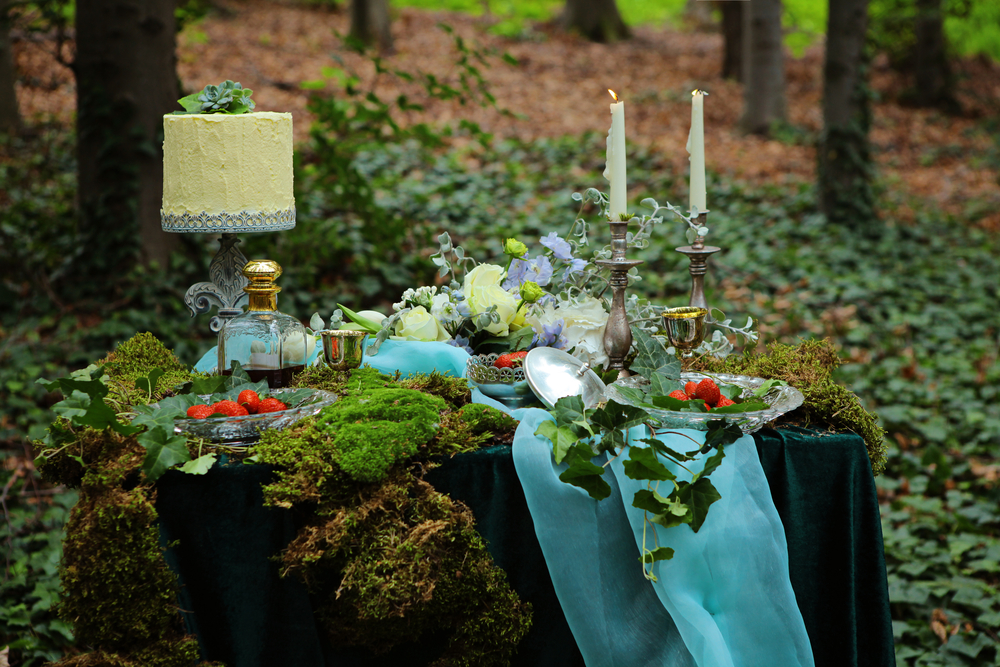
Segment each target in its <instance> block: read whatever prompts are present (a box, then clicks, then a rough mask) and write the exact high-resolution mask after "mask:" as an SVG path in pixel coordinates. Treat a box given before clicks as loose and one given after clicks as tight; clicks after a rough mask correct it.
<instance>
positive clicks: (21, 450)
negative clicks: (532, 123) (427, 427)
mask: <svg viewBox="0 0 1000 667" xmlns="http://www.w3.org/2000/svg"><path fill="white" fill-rule="evenodd" d="M317 1H318V0H317ZM406 4H412V5H419V4H420V2H418V0H409V2H407V3H406ZM424 4H425V5H426V4H430V3H424ZM433 4H434V8H435V9H438V8H441V6H442V3H433ZM452 4H453V5H454V7H451V8H454V9H462V10H470V11H480V10H481V9H482V7H483V4H482V3H481V2H480V1H479V0H454V2H453V3H452ZM557 4H558V3H554V2H549V3H546V2H533V3H513V2H510V3H504V2H499V1H497V0H494V1H492V2H491V3H490V8H491V11H493V12H494V13H496V14H498V15H502V16H505V17H506V19H505V20H507V21H509V22H508V23H507V24H506V27H502V26H504V25H505V24H503V23H500V24H497V25H499V26H501V28H500V29H502V30H510V31H511V34H515V33H517V34H521V33H522V32H523V30H524V29H525V27H526V26H530V21H531V20H535V19H536V18H544V13H545V12H547V11H550V9H551V8H553V7H555V6H556V5H557ZM681 4H682V3H680V2H679V1H677V2H670V3H659V2H652V0H647V1H646V2H645V3H643V2H640V1H639V0H634V1H633V2H626V1H625V0H621V1H620V6H621V9H622V12H623V14H624V15H625V17H626V20H628V21H653V22H659V21H663V20H666V19H669V18H671V17H673V16H676V15H677V14H678V13H679V11H680V5H681ZM905 4H906V3H903V2H901V0H878V2H875V3H873V7H872V16H873V32H872V34H873V39H876V41H878V43H879V45H880V47H881V48H883V49H884V50H885V52H891V51H892V49H893V48H895V47H896V46H898V45H899V44H902V42H901V41H900V40H905V39H907V37H906V35H905V30H899V29H896V28H893V27H892V26H891V25H889V24H890V23H891V21H890V20H889V17H891V16H892V12H891V11H890V10H891V9H892V8H893V7H895V6H897V5H899V6H903V5H905ZM947 6H948V11H949V17H950V18H949V22H950V23H949V24H948V25H949V27H948V30H949V35H955V36H960V35H966V37H965V38H963V39H953V41H952V43H953V44H955V45H956V52H957V53H966V52H973V53H982V54H992V55H993V56H994V57H996V56H1000V36H998V35H997V34H995V33H994V30H997V25H1000V22H998V21H996V20H994V21H992V22H990V21H988V20H985V19H988V18H989V17H990V16H993V15H992V14H989V12H990V11H993V9H991V7H993V5H991V4H990V3H987V2H964V3H962V2H949V3H948V5H947ZM883 9H884V12H883V13H882V14H880V13H879V12H880V11H882V10H883ZM997 11H1000V10H997ZM786 14H787V15H788V17H789V18H788V21H790V22H791V23H790V25H791V26H792V27H793V28H795V30H792V31H790V33H789V35H790V37H789V42H790V43H791V44H790V45H791V46H793V47H794V46H796V40H801V39H803V38H807V41H808V40H811V39H814V38H815V34H817V33H820V32H822V27H821V26H822V22H823V16H822V14H821V13H819V12H818V11H817V10H815V3H807V2H804V1H802V0H798V1H796V2H788V3H786ZM984 17H985V19H984ZM994 18H995V17H994ZM897 28H898V26H897ZM968 35H971V36H968ZM804 43H807V42H803V44H804ZM465 48H468V47H465ZM457 53H461V48H459V51H458V52H457ZM410 74H411V75H416V74H418V73H417V72H411V73H410ZM331 77H334V78H336V73H335V72H331ZM337 82H338V88H337V90H338V91H339V92H338V93H337V94H329V92H328V91H329V88H323V87H317V92H316V93H315V95H314V96H313V98H312V101H311V103H310V105H311V106H310V110H311V111H312V113H313V114H314V115H315V118H316V120H317V122H316V124H315V126H314V127H313V129H312V131H311V134H310V138H309V140H308V141H307V142H305V143H303V144H302V145H300V146H299V147H298V150H297V155H296V176H295V178H296V188H297V193H296V199H297V204H298V214H299V219H300V220H308V221H310V224H308V225H299V226H298V227H297V228H296V229H295V230H293V231H290V232H287V233H283V234H278V235H275V234H260V235H252V236H250V237H248V238H247V239H246V240H245V242H244V243H245V245H244V249H245V253H246V254H247V255H248V256H252V255H253V256H265V255H266V256H271V257H275V258H277V259H279V261H280V262H281V263H282V264H283V266H284V267H285V268H286V273H285V275H284V276H283V277H282V280H281V284H282V287H283V292H282V295H281V303H280V307H281V308H282V310H284V311H286V312H290V313H294V314H296V315H297V316H299V317H301V318H302V319H304V320H305V319H308V316H309V314H310V313H312V312H313V311H314V310H319V311H320V312H321V313H322V314H324V315H326V314H328V313H329V312H330V310H331V309H332V307H333V305H334V304H335V303H336V302H338V301H340V302H343V303H345V304H348V305H351V306H355V307H365V306H367V307H372V306H385V305H386V304H388V303H391V302H392V301H393V300H395V299H397V298H398V295H399V293H400V292H401V290H402V289H403V288H404V287H406V286H412V285H417V284H425V283H429V282H431V281H432V280H433V274H434V270H433V266H432V265H430V263H429V261H428V259H427V257H428V256H429V254H430V253H431V252H433V250H432V239H433V237H434V236H436V234H438V233H439V232H440V231H441V230H442V229H447V230H448V231H449V232H450V233H451V234H452V236H453V237H455V238H456V240H457V241H458V242H460V243H461V244H462V245H463V246H464V247H465V248H466V249H467V250H468V251H469V252H470V253H472V254H474V255H475V256H476V257H478V258H479V259H481V260H489V259H491V258H495V257H496V256H498V255H499V254H500V241H499V240H500V238H501V237H503V236H517V237H519V238H521V239H522V240H524V241H525V242H528V243H529V244H532V243H534V242H535V241H536V240H537V238H538V237H540V236H543V235H544V234H546V233H548V232H549V231H559V232H564V231H565V230H567V229H568V228H569V226H570V224H571V223H572V220H573V218H574V217H575V215H576V213H577V208H576V206H577V205H576V203H575V202H574V201H573V200H572V199H571V197H570V195H571V194H572V192H574V191H580V190H582V189H584V188H586V187H591V186H594V187H603V186H604V182H603V181H602V180H601V179H600V172H601V171H602V170H603V166H604V165H603V156H604V137H603V136H601V135H599V134H596V133H590V134H584V135H582V136H569V137H561V138H551V139H542V140H537V141H530V142H528V141H521V140H514V139H505V140H499V139H495V138H492V137H490V136H489V135H487V134H485V133H483V132H482V131H481V130H479V129H478V128H476V127H474V126H471V125H468V124H464V125H461V124H456V125H455V126H454V127H452V128H450V129H446V128H444V127H440V126H425V127H422V128H416V129H414V128H393V126H392V122H391V119H392V118H393V114H394V113H396V112H398V107H397V106H395V105H394V104H395V103H393V102H383V101H381V100H376V101H373V100H372V99H371V98H368V97H366V95H365V94H364V91H361V90H358V89H357V87H356V85H355V84H354V83H352V82H351V81H350V80H346V81H344V80H341V79H337ZM352 86H354V87H353V88H352ZM324 90H326V91H327V92H323V91H324ZM438 92H439V93H440V90H439V91H438ZM456 92H457V93H462V92H463V91H462V90H459V89H456ZM464 92H465V93H469V94H470V95H471V94H472V92H474V91H471V90H468V91H464ZM876 94H878V91H876ZM486 101H487V102H488V100H486ZM975 125H976V129H977V132H980V133H981V135H982V136H983V137H986V139H987V140H986V141H984V142H982V143H980V144H979V148H977V149H976V150H974V151H971V152H963V153H962V155H961V159H963V160H966V161H968V162H970V163H975V164H978V165H986V166H988V167H989V168H990V169H992V170H993V173H994V174H996V173H997V172H998V171H1000V125H997V123H996V121H995V116H994V118H993V119H991V118H989V117H984V118H981V119H978V120H976V123H975ZM777 136H778V138H779V140H781V141H784V142H786V143H787V144H788V145H789V146H791V145H802V144H803V143H805V144H808V143H810V142H812V141H814V140H815V137H812V136H810V135H809V134H808V133H807V132H803V131H802V130H801V128H798V129H797V128H794V127H792V128H787V129H786V131H784V132H782V133H778V135H777ZM74 145H75V142H74V137H73V135H72V132H71V131H70V130H69V129H68V128H67V127H66V126H65V125H62V124H59V123H46V122H45V121H43V120H37V119H36V120H33V121H32V123H31V125H30V126H29V128H28V130H27V131H25V132H23V133H21V134H20V135H19V136H13V137H5V138H2V139H0V193H2V194H0V265H2V266H4V271H3V280H2V281H0V442H2V444H3V448H2V449H0V460H2V462H3V466H2V469H0V500H2V509H3V512H4V521H3V522H2V523H0V541H3V543H4V551H5V553H6V554H7V556H6V561H5V571H4V575H3V578H2V580H0V647H2V646H3V645H7V644H9V647H10V652H11V653H10V656H11V658H12V664H15V665H16V664H24V665H37V664H41V663H42V662H43V661H45V660H52V659H56V658H57V657H58V656H59V655H60V654H61V652H62V651H64V650H66V649H67V648H68V647H72V645H73V640H72V634H71V632H70V628H69V627H68V626H67V625H66V624H65V623H63V622H62V621H60V620H58V619H57V617H56V615H55V613H54V610H55V605H56V601H57V598H58V590H59V581H58V571H57V565H58V560H59V556H60V538H61V528H62V525H63V523H64V521H65V519H66V516H67V513H68V509H69V508H70V507H71V506H72V504H73V503H74V501H75V494H74V493H73V492H71V491H66V490H64V489H60V488H49V487H47V486H46V485H44V484H43V483H42V482H41V481H40V480H39V479H38V478H37V476H36V475H35V473H34V471H33V467H32V464H31V456H30V444H29V442H30V440H32V439H35V438H39V437H41V435H42V434H43V433H44V430H45V428H46V426H47V425H48V423H49V422H50V420H51V418H52V414H51V412H50V411H49V410H48V406H49V405H51V404H52V403H53V402H54V401H55V400H57V397H55V396H51V395H47V394H46V393H45V391H44V390H43V389H42V388H41V387H40V386H39V385H36V384H34V380H35V379H36V378H39V377H47V378H53V377H56V376H60V375H65V374H67V372H68V371H69V370H73V369H76V368H80V367H82V366H85V365H87V364H88V363H90V362H92V361H94V360H96V359H98V358H100V357H101V356H103V355H104V354H105V353H106V352H107V351H108V350H109V349H111V348H112V347H113V346H114V345H115V344H116V343H118V342H121V341H122V340H125V339H126V338H128V337H130V336H131V335H132V334H133V333H135V332H136V331H151V332H153V333H154V334H155V335H156V336H157V337H159V338H160V339H162V340H164V341H166V342H167V343H168V344H169V345H171V346H172V347H173V348H174V350H175V351H176V353H177V354H178V356H179V357H180V358H181V359H182V361H184V362H185V363H189V364H192V363H194V362H195V361H196V360H197V359H198V357H199V356H200V354H201V353H202V352H204V351H205V350H206V349H207V348H208V347H210V346H211V345H212V339H211V337H210V336H209V335H208V330H207V322H206V321H205V318H202V319H199V320H191V319H190V318H189V315H188V313H187V311H186V310H185V308H184V306H183V304H182V302H181V296H182V294H183V292H184V290H185V289H186V288H187V286H188V285H190V284H191V283H193V282H196V281H199V280H202V279H204V276H205V275H206V274H207V266H208V261H209V260H210V258H211V255H212V254H213V253H214V248H213V246H214V243H215V241H214V239H211V238H206V239H203V238H185V239H184V242H185V244H186V247H185V248H184V251H183V252H182V253H178V254H176V255H175V257H174V259H173V263H172V265H171V266H170V267H165V268H163V269H159V270H157V269H144V268H137V269H135V270H134V271H133V273H131V274H129V275H127V276H114V277H115V278H120V280H117V279H116V280H109V281H108V282H107V283H103V282H102V283H100V284H97V283H93V284H73V283H72V282H69V281H65V280H63V277H64V272H65V270H66V267H67V266H68V265H69V262H70V261H71V260H72V259H73V256H74V253H75V252H76V249H77V247H78V244H77V242H76V241H77V237H76V234H77V232H76V222H75V213H74V195H75V179H74V175H73V174H74V169H75V158H74V152H73V151H74ZM953 150H954V148H953V146H952V144H950V143H949V141H948V139H947V137H946V138H945V139H944V141H943V142H942V143H940V144H935V145H928V146H927V152H928V156H929V157H928V159H930V160H932V161H933V160H935V159H938V157H940V156H942V155H948V151H953ZM710 167H711V163H710ZM711 180H712V182H714V183H716V184H717V185H716V186H714V187H713V188H712V190H711V192H710V199H711V203H712V217H711V219H710V220H711V225H710V226H711V228H712V236H711V239H712V242H713V243H715V244H717V245H720V246H722V247H723V248H724V251H723V252H721V253H719V254H718V255H716V256H715V257H713V259H712V264H711V267H712V268H711V272H710V274H709V279H708V299H709V301H710V303H712V304H713V305H717V306H719V307H721V308H723V309H724V310H725V311H726V312H727V313H728V314H729V315H731V316H734V317H735V318H737V320H738V321H739V320H740V319H741V316H744V315H749V316H752V317H754V318H755V319H756V320H759V322H760V325H761V332H762V338H763V339H764V343H763V344H766V342H767V341H774V340H778V341H783V342H795V341H796V340H799V339H801V338H810V337H831V338H832V339H833V340H834V341H835V342H836V344H837V345H838V347H839V349H840V350H841V353H842V357H843V359H844V365H843V367H842V368H841V369H840V370H839V371H838V377H839V379H840V381H842V382H843V383H845V384H846V385H847V386H849V387H850V388H852V389H853V390H854V391H855V392H856V393H858V394H859V395H860V396H861V397H862V399H863V400H864V401H865V403H866V405H867V406H868V407H870V408H872V409H874V410H876V411H877V412H878V413H879V415H880V416H881V418H882V422H883V425H884V426H885V427H886V428H887V429H888V431H889V444H890V458H889V464H888V466H887V470H886V473H885V474H884V475H883V476H881V477H880V478H878V479H877V480H876V483H877V485H878V489H879V495H880V500H881V502H882V510H883V514H882V516H883V531H884V537H885V547H886V557H887V561H888V570H889V571H888V576H889V586H890V598H891V601H892V607H893V628H894V634H895V639H896V651H897V662H898V664H899V665H969V666H972V665H977V666H978V665H991V664H992V665H1000V637H998V633H1000V596H998V589H1000V487H998V482H1000V403H998V392H1000V365H998V364H997V358H998V355H1000V326H998V323H1000V320H998V318H997V313H998V312H1000V283H998V282H997V276H1000V239H998V237H997V233H996V230H995V229H990V228H988V227H984V226H978V225H977V224H974V221H975V219H976V218H977V217H978V215H977V212H979V211H982V210H985V209H988V208H989V207H991V206H993V202H992V201H991V200H981V201H977V200H975V199H970V200H969V201H968V202H967V204H966V210H965V211H964V212H963V213H959V214H956V213H954V212H952V213H945V212H942V211H941V210H938V209H936V208H935V206H934V205H933V204H932V203H930V202H929V201H928V200H926V199H922V198H920V197H918V196H916V195H915V194H913V193H910V192H908V191H907V190H906V189H905V188H904V187H902V186H901V184H900V183H888V182H880V183H879V184H878V185H879V193H880V195H879V196H880V207H879V208H880V211H881V217H880V219H879V221H878V222H877V224H873V225H872V226H871V228H870V229H869V230H868V233H866V234H863V235H859V234H852V233H850V232H848V231H847V230H845V229H843V228H840V227H836V226H833V225H831V224H830V223H828V222H827V221H826V220H825V219H824V218H823V217H822V216H821V215H820V214H819V213H818V212H817V209H816V204H815V201H816V196H815V192H814V187H813V185H812V184H811V183H808V182H802V181H796V180H788V179H778V178H775V179H774V182H773V183H772V184H769V185H747V184H746V183H742V182H737V181H733V180H730V179H727V178H726V177H723V176H720V175H715V176H714V177H713V178H712V179H711ZM629 181H630V184H631V185H632V187H633V191H639V192H642V193H644V194H643V195H642V196H653V197H656V198H658V199H660V200H661V201H662V199H665V198H666V199H671V201H680V200H683V197H684V196H685V195H686V184H685V177H684V175H683V174H681V173H678V172H677V170H676V169H675V167H674V165H673V164H672V163H671V162H670V161H669V159H668V158H667V157H665V156H664V155H662V154H660V153H657V152H656V151H653V150H650V149H644V148H635V149H631V152H630V155H629ZM345 183H348V184H350V185H349V187H348V188H347V190H346V191H345V188H344V184H345ZM994 185H996V186H997V187H1000V182H998V183H995V184H994ZM642 196H640V197H636V198H635V199H636V201H638V199H641V198H642ZM633 206H635V203H633ZM904 208H905V209H906V210H907V211H915V212H916V213H915V214H914V215H910V214H907V215H906V216H905V217H903V216H900V215H898V214H897V212H898V211H899V210H901V209H904ZM363 214H364V215H363ZM585 214H589V215H590V217H591V219H592V220H593V222H595V223H598V221H597V219H596V217H595V216H594V215H593V212H592V211H589V212H588V211H585ZM365 215H376V216H379V220H381V221H382V222H381V224H380V225H379V226H378V227H373V226H372V225H369V224H365V222H364V220H365V219H366V217H365ZM594 234H595V236H597V237H600V236H601V235H602V234H603V232H602V227H601V225H600V224H599V223H598V224H595V227H594ZM683 243H684V240H683V236H682V234H681V228H680V227H679V226H677V227H670V226H669V225H664V226H663V228H662V229H660V230H659V231H658V233H657V236H656V237H654V243H653V244H652V245H651V247H650V248H648V249H647V250H646V251H644V252H643V253H642V254H641V258H642V259H644V260H645V261H646V264H645V265H644V266H643V267H642V269H641V271H642V276H643V280H642V282H640V283H637V284H636V285H635V286H634V289H635V290H637V291H639V292H641V293H643V294H645V295H647V296H649V297H651V298H653V299H655V300H656V301H657V302H660V303H664V304H673V303H682V302H684V300H685V299H686V291H687V274H686V266H685V265H684V262H685V261H686V260H684V259H683V257H681V256H680V255H679V254H677V253H675V252H673V248H674V247H675V246H678V245H682V244H683Z"/></svg>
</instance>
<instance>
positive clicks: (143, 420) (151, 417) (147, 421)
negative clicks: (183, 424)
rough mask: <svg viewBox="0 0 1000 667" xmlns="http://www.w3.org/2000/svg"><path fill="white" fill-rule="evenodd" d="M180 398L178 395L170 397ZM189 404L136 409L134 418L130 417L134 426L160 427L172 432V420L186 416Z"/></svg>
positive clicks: (149, 428)
mask: <svg viewBox="0 0 1000 667" xmlns="http://www.w3.org/2000/svg"><path fill="white" fill-rule="evenodd" d="M172 398H180V397H176V396H175V397H172ZM189 407H191V406H185V407H180V406H177V405H169V406H164V405H159V406H158V407H157V408H155V409H152V410H148V411H147V410H137V411H136V412H137V413H138V414H136V416H135V418H134V419H132V424H133V425H134V426H145V427H146V429H147V430H149V431H152V430H153V429H155V428H162V429H163V430H164V431H165V432H167V433H173V432H174V420H175V419H177V418H179V417H186V416H187V409H188V408H189Z"/></svg>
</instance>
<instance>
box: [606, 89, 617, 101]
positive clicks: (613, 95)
mask: <svg viewBox="0 0 1000 667" xmlns="http://www.w3.org/2000/svg"><path fill="white" fill-rule="evenodd" d="M608 92H609V93H611V97H613V98H615V102H617V101H618V96H617V95H615V91H613V90H611V89H610V88H608Z"/></svg>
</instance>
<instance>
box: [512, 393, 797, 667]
mask: <svg viewBox="0 0 1000 667" xmlns="http://www.w3.org/2000/svg"><path fill="white" fill-rule="evenodd" d="M525 412H526V413H528V414H522V415H521V418H522V421H521V424H520V426H519V427H518V430H517V433H516V434H515V437H514V452H513V453H514V466H515V469H516V470H517V474H518V478H519V479H520V480H521V484H522V486H523V488H524V492H525V497H526V498H527V501H528V508H529V509H530V510H531V516H532V520H533V521H534V523H535V534H536V535H537V537H538V541H539V543H540V544H541V546H542V553H543V554H545V561H546V563H547V564H548V567H549V573H550V575H551V576H552V581H553V585H554V586H555V590H556V594H557V595H558V596H559V600H560V603H561V604H562V607H563V610H564V611H565V612H566V619H567V621H568V622H569V625H570V628H571V629H572V630H573V636H574V637H575V638H576V641H577V644H578V645H579V647H580V651H581V653H582V654H583V656H584V660H585V661H586V662H587V665H588V666H589V667H592V666H594V665H619V664H621V665H647V664H648V665H660V666H663V667H668V666H669V667H675V666H676V667H688V666H689V665H697V666H698V667H775V666H782V667H784V666H788V667H792V666H795V667H813V665H814V661H813V657H812V649H811V647H810V644H809V637H808V635H807V634H806V629H805V624H804V623H803V621H802V615H801V614H800V612H799V609H798V606H797V605H796V603H795V596H794V593H793V592H792V587H791V584H790V582H789V579H788V549H787V544H786V543H785V535H784V530H783V529H782V526H781V521H780V519H779V518H778V514H777V511H776V510H775V508H774V503H773V502H772V500H771V495H770V491H769V489H768V486H767V480H766V479H765V478H764V473H763V470H762V469H761V466H760V461H759V459H758V458H757V450H756V447H755V446H754V444H753V439H752V438H751V437H749V436H744V437H743V438H741V439H740V440H738V441H737V442H735V443H733V444H732V445H729V446H728V447H727V448H726V452H727V455H726V458H725V459H724V460H723V463H722V465H721V466H719V468H718V469H717V470H716V471H715V472H714V473H713V474H712V477H711V479H712V482H713V484H714V485H715V486H716V488H717V489H718V490H719V493H720V494H721V495H722V500H720V501H718V502H716V503H715V504H713V505H712V507H711V511H710V512H709V515H708V518H707V519H706V521H705V523H704V524H703V525H702V527H701V530H700V531H699V532H698V533H694V532H693V531H692V530H691V529H690V528H689V527H687V526H680V527H676V528H670V529H664V528H662V527H660V526H655V525H647V527H646V538H645V539H646V546H647V548H653V546H654V542H653V540H654V538H653V531H654V530H655V532H656V534H657V539H658V544H659V546H669V547H671V548H673V549H674V550H675V555H674V558H673V559H672V560H669V561H661V562H659V563H657V564H655V566H654V573H655V574H656V576H657V578H658V581H657V582H655V583H654V582H648V581H646V580H645V579H644V578H643V577H642V572H641V565H640V562H639V554H640V553H641V547H642V543H643V512H642V511H641V510H639V509H636V508H634V507H632V497H633V496H634V494H635V492H636V491H637V490H639V489H640V488H645V483H640V482H638V481H636V480H632V479H629V478H628V477H626V476H625V474H624V471H623V468H622V461H621V460H620V459H616V460H613V461H611V463H610V464H609V466H608V468H609V471H608V472H606V473H605V477H607V478H608V480H607V481H608V482H609V484H611V486H612V494H611V497H609V498H607V499H605V500H603V501H601V502H597V501H594V500H592V499H591V498H590V497H589V496H588V495H587V494H586V493H585V492H583V491H582V490H580V489H576V488H569V487H568V485H566V484H564V483H563V482H561V481H559V480H558V475H559V473H560V472H562V470H563V469H564V466H557V465H555V463H554V460H553V459H552V448H551V443H549V441H548V440H546V439H545V438H542V437H539V436H536V435H535V434H534V433H535V430H536V429H537V428H538V425H539V424H540V423H541V421H542V420H544V419H549V418H550V417H549V416H548V415H547V413H545V412H543V411H540V410H529V411H525ZM645 436H646V433H645V429H636V431H635V432H633V433H632V434H631V437H633V438H636V437H645ZM685 436H687V437H685ZM688 438H691V439H693V440H694V441H695V442H692V441H691V440H689V439H688ZM660 439H661V440H664V441H665V442H666V444H667V446H669V447H672V448H673V449H675V450H678V451H690V450H692V449H695V448H696V443H699V444H700V443H702V442H703V441H704V433H703V432H699V431H690V430H686V431H678V432H677V434H675V435H669V434H668V435H661V436H660ZM688 467H689V468H691V469H692V470H695V471H697V470H700V469H701V467H702V463H701V462H700V461H696V462H693V463H691V464H688ZM674 472H675V474H678V476H679V477H680V478H681V479H683V478H684V477H683V475H686V474H687V473H685V472H684V471H683V470H682V469H680V468H677V467H676V466H675V469H674ZM688 479H690V477H688ZM664 495H666V494H664ZM629 538H631V539H629ZM622 543H625V544H622ZM626 545H627V546H626ZM608 591H614V592H615V594H613V595H608V593H607V592H608ZM626 591H630V592H628V593H626ZM650 597H652V598H655V600H657V601H658V602H659V609H660V611H662V610H665V611H667V612H668V613H667V615H666V616H663V615H662V614H660V613H659V612H656V613H654V612H653V611H652V610H654V609H655V608H656V606H657V605H654V604H652V603H651V601H650ZM595 606H600V607H601V608H602V611H601V612H599V613H598V612H596V611H591V610H592V609H593V608H594V607H595ZM618 636H621V637H625V638H627V640H628V641H627V643H625V644H624V645H622V646H618V645H616V644H615V640H614V639H612V638H613V637H618ZM621 651H624V653H620V652H621Z"/></svg>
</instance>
